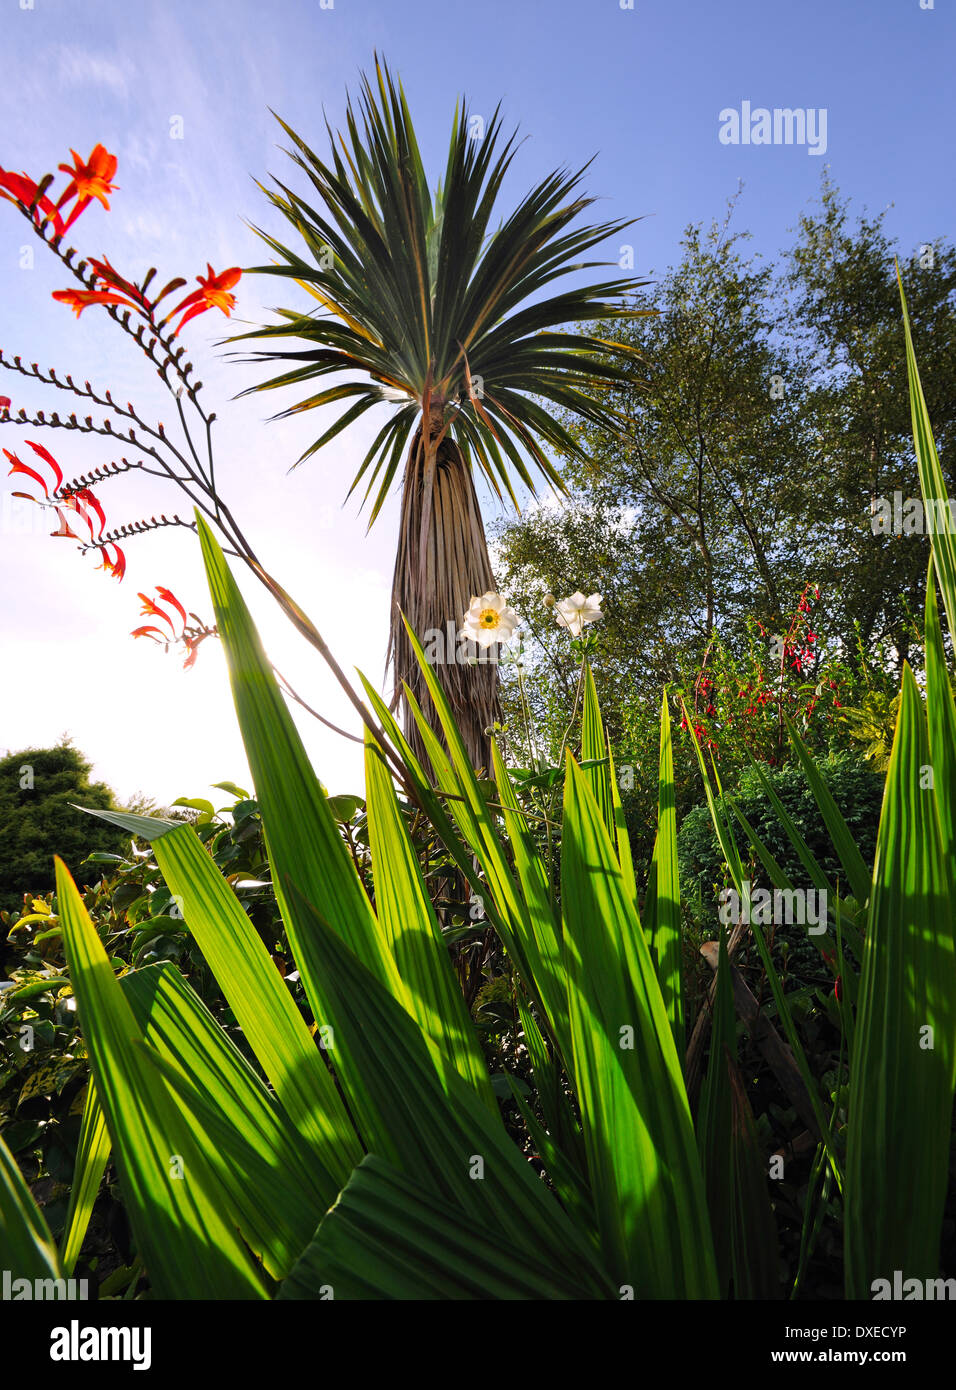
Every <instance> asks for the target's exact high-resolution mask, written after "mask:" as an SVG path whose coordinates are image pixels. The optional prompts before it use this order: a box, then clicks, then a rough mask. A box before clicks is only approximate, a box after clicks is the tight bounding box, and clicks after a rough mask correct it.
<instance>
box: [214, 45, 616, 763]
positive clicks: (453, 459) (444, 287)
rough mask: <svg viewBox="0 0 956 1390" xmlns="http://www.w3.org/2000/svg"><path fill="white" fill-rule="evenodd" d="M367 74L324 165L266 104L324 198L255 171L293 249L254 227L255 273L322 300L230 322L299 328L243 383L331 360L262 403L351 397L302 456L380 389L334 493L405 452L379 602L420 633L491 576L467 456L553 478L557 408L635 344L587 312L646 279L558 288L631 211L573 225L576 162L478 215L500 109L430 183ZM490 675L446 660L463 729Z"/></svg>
mask: <svg viewBox="0 0 956 1390" xmlns="http://www.w3.org/2000/svg"><path fill="white" fill-rule="evenodd" d="M376 77H377V95H376V90H375V88H374V87H373V86H372V84H371V82H370V81H369V80H368V78H363V79H362V89H361V101H360V107H359V110H358V111H356V109H355V107H354V106H353V104H352V102H351V100H350V101H349V103H348V106H347V110H346V126H347V137H346V136H345V135H343V136H341V137H339V139H338V140H337V139H336V136H335V134H334V133H333V131H332V130H331V128H330V127H329V126H328V125H327V127H326V128H327V130H328V135H329V141H330V146H331V156H330V159H331V162H330V163H326V162H323V161H322V160H320V159H319V158H318V157H317V155H315V154H314V153H313V151H312V150H311V149H310V148H309V147H308V146H307V145H306V144H305V142H304V141H303V140H301V139H300V138H299V136H298V135H296V133H295V132H294V131H293V130H291V129H290V127H289V126H287V125H286V124H285V122H282V121H280V124H281V125H282V126H283V129H284V130H285V131H286V133H287V134H288V136H289V137H290V139H291V140H292V142H293V145H294V147H295V149H294V151H289V153H290V155H291V157H292V159H293V160H294V161H295V163H296V164H297V165H298V166H299V167H300V168H301V169H302V170H303V171H304V172H305V173H306V174H307V176H308V178H309V180H310V181H311V183H312V186H313V188H314V189H315V191H316V193H317V194H318V195H319V199H320V200H321V207H322V211H317V210H316V209H315V208H314V207H312V206H311V205H310V204H309V203H308V202H307V201H305V199H304V198H302V197H300V196H299V195H298V194H297V193H295V192H293V191H292V190H291V189H289V188H288V187H286V186H285V184H283V183H281V182H279V181H278V180H276V184H277V189H278V191H276V190H271V189H266V188H263V191H264V192H266V193H267V196H268V197H269V198H270V200H271V201H272V203H273V204H274V205H275V207H277V208H278V209H279V210H280V211H281V212H282V213H283V215H284V216H285V217H286V218H287V219H288V221H289V222H290V223H291V224H292V225H293V226H294V227H295V229H296V231H297V232H298V234H299V237H300V238H301V241H302V243H303V247H302V249H301V251H295V250H292V249H290V248H289V247H287V246H285V245H283V244H282V243H281V242H279V241H278V240H276V238H274V237H272V236H270V235H268V234H267V233H266V232H263V231H261V230H260V229H259V228H256V229H255V230H256V231H257V232H258V234H259V235H260V236H261V237H262V238H263V240H264V241H265V242H266V243H267V245H268V246H269V247H270V248H271V250H272V251H273V252H274V254H275V256H276V258H277V261H276V262H275V263H273V264H269V265H263V266H257V267H253V268H252V273H257V272H258V273H261V274H267V275H278V276H285V277H288V278H291V279H293V280H295V281H296V282H297V283H298V284H299V285H300V286H301V287H302V288H303V289H305V290H307V291H308V292H309V293H310V294H311V295H312V296H313V297H314V298H315V299H316V300H317V301H318V304H319V305H320V309H318V310H316V311H313V312H312V313H302V312H300V311H298V310H291V309H279V310H278V311H277V312H278V314H279V316H280V319H281V322H279V323H276V324H270V325H268V326H265V327H261V328H257V329H254V330H252V331H251V332H249V333H245V334H242V335H240V336H241V337H243V338H256V339H269V340H272V339H277V338H297V339H299V340H300V341H301V342H304V343H306V344H309V345H310V346H308V347H306V348H304V349H298V350H290V349H286V348H279V347H273V346H271V344H270V346H269V347H268V348H266V349H264V350H262V351H257V352H256V353H255V354H254V358H253V360H267V361H278V362H283V363H288V364H290V365H289V366H288V368H287V369H286V370H284V371H282V372H281V373H280V374H279V375H278V376H275V377H272V378H271V379H270V380H268V381H265V382H263V383H261V384H259V385H257V386H254V387H252V388H250V389H251V390H268V389H274V388H276V387H283V386H297V385H298V384H299V383H302V384H303V385H306V384H308V385H309V386H310V387H311V383H312V382H313V381H316V380H318V379H320V378H325V377H339V378H343V377H344V379H340V380H338V381H336V382H334V383H332V384H328V385H324V386H323V387H322V388H321V389H320V390H318V391H316V392H315V393H314V394H308V395H306V396H305V397H304V399H302V400H300V401H299V402H297V403H296V404H295V405H292V406H290V407H289V408H288V409H286V410H284V411H281V412H280V413H279V416H277V417H276V418H281V417H283V416H289V415H293V414H298V413H299V412H301V411H303V410H311V409H313V408H314V407H317V406H322V405H331V404H333V403H336V402H350V404H349V405H348V407H347V408H346V409H345V410H344V412H343V413H342V414H341V415H340V416H339V417H338V418H337V419H336V420H335V422H334V423H332V424H331V425H329V427H328V428H327V429H326V430H324V432H323V433H322V434H320V435H319V437H318V438H317V439H316V440H315V441H314V443H313V444H312V445H311V446H310V447H309V448H308V449H307V450H306V451H305V453H304V454H303V455H302V457H301V458H300V459H299V462H300V463H301V462H302V461H304V460H305V459H306V458H308V457H309V456H310V455H312V454H314V453H315V452H316V451H317V450H318V449H320V448H322V447H323V446H324V445H326V444H328V443H329V442H330V441H331V440H332V439H334V438H335V437H336V435H338V434H339V433H340V432H341V431H342V430H344V429H346V428H347V427H348V426H349V425H351V424H353V423H354V422H355V421H356V420H358V419H359V418H360V417H361V416H362V415H364V414H365V412H366V411H368V410H371V409H372V408H373V407H375V406H379V405H381V404H382V403H383V402H386V403H389V404H390V405H391V406H392V409H391V411H390V413H389V416H388V419H387V420H386V421H385V423H384V424H383V425H382V427H381V429H380V430H379V432H378V434H377V435H376V436H375V438H374V440H373V442H372V445H371V447H370V448H369V450H368V453H367V454H366V456H365V458H364V460H363V462H362V464H361V466H360V468H359V470H358V473H357V474H356V476H355V478H354V479H353V481H352V484H351V487H350V488H349V495H351V493H352V492H353V491H354V490H355V488H356V487H357V486H358V485H359V483H360V482H362V481H363V480H364V482H365V493H364V499H363V502H364V501H367V500H368V499H369V498H372V504H371V515H370V522H369V524H370V525H371V523H372V522H373V521H374V520H375V518H376V516H377V515H378V513H379V511H380V509H381V507H382V504H383V502H384V500H385V498H386V496H387V495H388V493H389V490H390V488H391V485H392V483H393V481H394V479H395V476H396V473H397V472H398V470H399V467H400V466H401V465H402V464H403V461H404V474H403V507H402V523H401V525H402V535H401V538H400V542H399V555H398V561H397V564H396V575H395V588H394V593H393V597H394V600H395V605H394V607H395V609H398V608H399V607H400V608H401V609H402V611H403V612H404V613H405V614H406V616H407V617H408V618H409V620H410V622H411V623H412V625H413V627H415V628H416V629H418V630H419V631H421V630H422V625H424V627H425V628H432V627H439V628H441V629H443V628H444V624H445V623H446V622H447V621H449V620H460V619H461V617H462V613H463V612H464V610H465V608H467V606H468V602H469V599H470V597H471V595H473V594H475V593H478V594H480V593H482V592H484V590H486V589H488V588H493V587H494V584H493V578H492V575H491V566H490V562H489V560H488V556H487V548H486V546H485V542H484V535H483V531H482V527H481V518H480V512H479V509H478V504H477V499H476V497H475V493H474V481H473V474H474V471H475V470H477V471H478V472H479V473H480V474H481V475H482V476H483V477H484V478H485V479H486V480H487V482H488V483H489V485H490V486H491V488H492V489H493V491H494V492H495V493H496V495H497V496H498V497H499V498H502V497H503V496H504V495H505V494H507V496H508V497H509V498H510V499H511V500H512V502H513V503H514V504H515V505H517V499H516V497H515V492H514V489H513V485H512V479H513V477H516V478H517V479H519V480H520V481H521V483H523V484H524V485H525V486H526V487H527V488H529V489H530V490H531V491H532V492H533V491H534V480H533V477H532V474H533V473H535V472H536V473H537V474H539V475H541V476H543V477H544V478H545V479H546V480H547V482H548V483H550V484H553V485H555V486H556V487H558V488H560V487H561V477H560V474H559V472H558V471H557V469H556V468H555V466H554V465H553V464H552V462H551V461H550V460H549V458H548V456H547V453H546V450H548V449H550V450H552V451H554V452H555V453H557V454H559V455H566V454H569V453H570V454H576V455H578V456H581V455H582V450H581V448H580V446H579V444H578V442H577V441H576V439H575V437H574V435H573V434H572V433H571V432H570V431H569V430H568V428H567V427H566V426H565V425H564V424H563V423H562V422H561V420H560V419H557V418H555V416H556V415H557V414H558V413H559V412H560V413H561V414H562V415H563V416H564V417H565V418H566V417H567V415H571V416H577V417H579V418H581V419H583V420H587V421H590V422H593V423H596V424H601V425H604V426H605V427H608V428H614V427H615V419H614V412H613V411H612V410H610V409H609V408H607V407H605V406H603V405H602V404H601V403H600V400H599V399H598V397H599V396H600V394H601V392H602V391H604V390H606V389H607V388H608V387H610V386H612V385H613V384H615V383H617V382H619V381H622V380H624V379H625V378H626V376H627V366H628V363H627V359H628V358H629V357H633V356H634V355H635V353H634V349H633V348H630V347H628V346H626V345H622V344H618V343H614V342H609V341H607V340H605V339H603V338H598V337H595V336H593V330H591V329H590V328H589V326H590V325H593V324H594V323H595V322H596V321H600V320H607V319H610V318H622V317H630V316H633V315H634V314H635V313H636V312H638V311H635V310H634V309H629V308H628V307H627V306H626V303H625V302H624V299H625V297H626V296H627V295H628V294H630V293H632V292H633V291H634V290H636V289H637V288H638V287H639V286H640V285H641V284H642V283H644V282H641V281H636V280H631V279H622V278H619V277H618V278H615V279H613V280H608V281H605V282H602V283H597V284H591V285H586V286H578V287H573V288H568V287H565V288H562V289H561V290H560V291H557V292H555V291H553V285H554V282H556V281H558V280H559V279H561V277H564V276H567V275H569V274H571V273H572V272H580V271H583V270H589V269H592V268H594V267H596V266H607V265H608V264H609V263H608V262H602V261H586V260H581V259H580V258H581V257H582V256H583V255H585V254H586V253H587V252H588V251H589V250H590V249H591V248H592V247H594V246H595V245H597V244H598V243H599V242H601V241H604V240H605V239H606V238H608V237H611V236H613V235H614V234H615V233H617V232H619V231H620V230H621V229H622V228H623V227H625V226H627V225H628V223H626V222H621V221H615V222H605V223H600V224H596V225H590V226H585V227H583V228H578V229H576V230H575V229H572V227H571V224H572V223H574V222H575V221H576V219H577V218H578V216H579V214H580V213H582V212H583V211H584V209H586V208H587V207H589V206H590V204H591V203H592V202H593V201H594V200H593V199H591V198H585V197H581V196H579V195H578V194H577V193H576V190H577V188H578V185H579V183H580V180H581V177H582V175H583V173H584V170H583V169H582V170H581V171H579V172H578V173H574V174H572V173H568V172H567V171H561V170H559V171H556V172H554V173H552V174H550V175H548V177H547V178H545V179H544V180H542V182H541V183H539V184H538V185H537V186H536V187H534V188H533V189H532V190H531V192H530V193H528V194H527V196H526V197H524V198H523V199H522V200H521V201H520V202H519V204H518V206H517V207H516V208H514V210H513V211H512V212H511V213H510V214H509V215H507V216H506V217H504V219H503V220H501V221H500V222H499V225H498V226H497V229H496V230H494V231H490V232H489V226H490V223H491V219H492V216H493V215H494V214H495V213H496V202H497V201H498V197H499V193H500V190H501V185H502V182H503V180H504V177H505V175H506V173H507V171H508V168H509V166H510V165H511V162H512V159H513V158H514V154H515V151H516V136H515V135H512V136H511V137H510V138H508V139H503V138H502V132H501V121H500V119H499V114H498V111H497V110H496V111H495V114H494V115H493V117H492V118H491V120H490V122H489V123H488V126H487V128H486V129H485V130H483V131H482V130H481V122H480V118H477V117H469V115H468V112H467V110H466V109H465V107H464V106H463V105H461V106H459V108H458V109H457V110H456V113H455V119H454V123H453V129H452V136H451V143H450V147H449V152H448V161H447V166H446V169H445V175H444V178H443V180H442V182H441V183H440V184H439V186H438V188H437V191H436V192H435V194H434V195H432V193H431V192H430V191H429V185H428V180H427V178H426V174H425V169H424V166H423V164H422V159H421V155H420V153H419V148H418V143H417V140H416V138H415V131H414V128H413V125H412V120H411V117H410V114H409V111H408V106H407V103H406V100H405V94H404V91H403V89H402V87H401V84H400V83H399V82H397V81H395V80H393V78H392V76H391V74H390V72H389V70H388V68H387V66H386V65H385V64H384V63H380V62H378V60H376ZM260 187H262V185H260ZM498 215H499V216H500V214H498ZM566 325H581V326H582V328H583V329H584V331H582V332H577V331H571V330H569V329H568V328H567V327H566ZM615 359H618V360H615ZM548 404H550V405H551V406H553V407H555V408H556V409H555V410H554V411H549V410H548V409H547V405H548ZM462 600H464V607H462V606H461V604H462ZM392 623H393V625H392V640H391V656H392V659H393V662H394V664H395V675H396V689H397V691H399V692H400V690H401V683H402V681H403V680H407V679H408V678H409V677H412V684H413V687H417V686H418V681H417V680H415V679H414V675H415V664H414V660H413V659H412V654H411V651H410V649H409V648H408V645H407V639H406V638H405V634H404V629H403V628H402V627H401V623H400V617H399V614H398V612H397V611H393V615H392ZM453 664H454V663H453ZM490 675H491V684H490V687H489V683H488V679H487V673H478V674H475V672H474V668H469V667H465V668H463V669H457V670H456V669H452V670H448V671H445V672H444V673H443V677H442V678H443V683H444V684H446V687H447V688H448V689H449V693H450V694H451V695H452V697H453V702H454V703H455V704H456V705H457V706H458V707H459V709H461V708H462V701H463V700H464V701H466V702H467V701H468V700H469V699H471V701H472V702H473V703H474V704H475V706H476V707H475V709H474V711H473V714H474V718H473V721H472V722H473V723H475V724H476V727H477V725H479V724H481V722H482V721H484V722H485V723H487V722H489V719H488V716H489V714H493V709H494V700H495V697H494V673H493V671H492V672H491V673H490ZM482 681H484V685H483V686H482V685H481V682H482ZM476 682H477V683H478V684H476ZM489 690H490V700H491V704H490V705H489ZM476 737H477V735H476ZM476 751H477V748H476Z"/></svg>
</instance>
